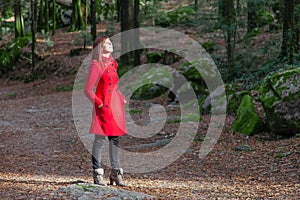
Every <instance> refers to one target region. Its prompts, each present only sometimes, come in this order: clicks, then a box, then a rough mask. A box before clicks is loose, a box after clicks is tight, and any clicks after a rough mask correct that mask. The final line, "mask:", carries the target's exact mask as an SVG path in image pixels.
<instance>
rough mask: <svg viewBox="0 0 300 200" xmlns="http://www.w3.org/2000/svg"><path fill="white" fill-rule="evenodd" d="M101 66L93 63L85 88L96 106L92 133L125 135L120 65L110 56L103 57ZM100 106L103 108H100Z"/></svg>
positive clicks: (93, 114)
mask: <svg viewBox="0 0 300 200" xmlns="http://www.w3.org/2000/svg"><path fill="white" fill-rule="evenodd" d="M99 65H100V64H99V62H98V61H96V60H93V61H92V62H91V65H90V69H89V74H88V76H87V80H86V83H85V86H84V93H85V95H86V96H87V97H88V98H89V99H90V100H91V101H92V103H93V104H94V109H93V113H92V124H91V127H90V133H93V134H98V135H105V136H121V135H125V134H126V121H125V111H124V100H125V98H124V96H123V95H122V93H121V92H120V91H119V88H118V82H119V77H118V74H117V68H118V63H117V62H116V61H115V59H114V58H112V57H111V56H110V57H109V58H105V57H103V59H102V65H103V66H102V67H100V66H99ZM95 86H96V91H95V92H94V91H93V89H94V87H95ZM99 105H103V106H102V107H101V108H98V106H99Z"/></svg>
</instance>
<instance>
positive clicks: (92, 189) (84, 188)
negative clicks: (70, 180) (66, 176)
mask: <svg viewBox="0 0 300 200" xmlns="http://www.w3.org/2000/svg"><path fill="white" fill-rule="evenodd" d="M57 193H58V194H63V193H65V194H67V195H68V196H71V198H72V199H81V200H92V199H111V200H112V199H115V200H121V199H135V200H142V199H155V198H156V197H155V196H151V195H148V194H144V193H141V192H134V191H129V190H124V189H118V188H113V187H105V186H99V185H95V184H90V183H78V184H72V185H69V186H66V187H63V188H60V189H59V190H58V191H57Z"/></svg>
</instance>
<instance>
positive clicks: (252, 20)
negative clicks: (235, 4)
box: [247, 0, 257, 33]
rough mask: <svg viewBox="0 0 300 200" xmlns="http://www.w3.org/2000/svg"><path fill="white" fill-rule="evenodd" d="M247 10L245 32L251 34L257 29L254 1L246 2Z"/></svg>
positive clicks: (255, 4)
mask: <svg viewBox="0 0 300 200" xmlns="http://www.w3.org/2000/svg"><path fill="white" fill-rule="evenodd" d="M247 10H248V20H247V32H248V33H251V32H252V31H253V30H254V29H255V28H256V27H257V17H256V16H257V13H256V11H257V3H256V0H247Z"/></svg>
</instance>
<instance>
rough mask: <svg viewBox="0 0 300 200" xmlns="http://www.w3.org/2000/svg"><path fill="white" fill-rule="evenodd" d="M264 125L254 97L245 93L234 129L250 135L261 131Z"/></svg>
mask: <svg viewBox="0 0 300 200" xmlns="http://www.w3.org/2000/svg"><path fill="white" fill-rule="evenodd" d="M262 127H263V126H262V122H261V120H260V118H259V115H258V114H257V113H256V111H255V107H254V105H253V98H252V97H251V96H250V95H245V96H244V97H243V99H242V101H241V104H240V106H239V108H238V111H237V116H236V120H235V122H234V124H233V126H232V130H233V131H234V132H238V133H241V134H244V135H247V136H249V135H253V134H254V133H257V132H259V131H260V130H261V128H262Z"/></svg>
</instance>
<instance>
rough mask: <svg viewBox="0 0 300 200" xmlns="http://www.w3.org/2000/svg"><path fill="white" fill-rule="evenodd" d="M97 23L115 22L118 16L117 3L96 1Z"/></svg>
mask: <svg viewBox="0 0 300 200" xmlns="http://www.w3.org/2000/svg"><path fill="white" fill-rule="evenodd" d="M95 8H96V12H97V14H98V15H97V17H98V18H97V21H99V22H101V21H103V20H113V19H115V18H116V16H117V9H116V1H115V0H112V1H109V2H108V1H95Z"/></svg>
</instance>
